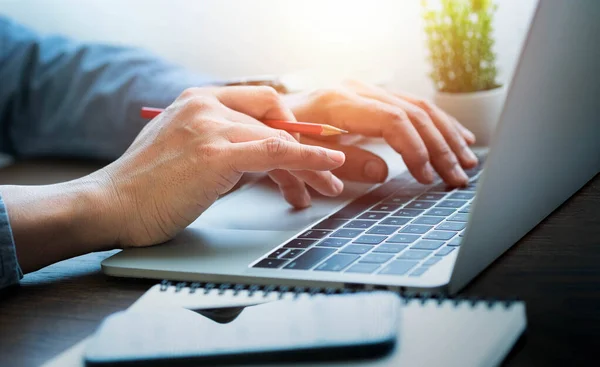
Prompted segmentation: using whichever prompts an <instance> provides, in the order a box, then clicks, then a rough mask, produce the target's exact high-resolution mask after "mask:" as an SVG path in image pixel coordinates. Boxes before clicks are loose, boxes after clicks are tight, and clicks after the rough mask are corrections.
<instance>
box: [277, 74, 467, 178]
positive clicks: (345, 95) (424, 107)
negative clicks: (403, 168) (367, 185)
mask: <svg viewBox="0 0 600 367" xmlns="http://www.w3.org/2000/svg"><path fill="white" fill-rule="evenodd" d="M284 100H285V102H286V104H287V105H288V106H289V107H290V108H291V110H292V111H293V112H294V115H295V116H296V119H297V120H298V121H306V122H313V123H320V124H329V125H333V126H336V127H339V128H341V129H344V130H348V131H350V132H351V133H355V134H360V135H364V136H371V137H383V138H384V139H385V140H386V141H387V143H388V144H389V145H390V146H391V147H392V148H394V149H395V150H396V151H397V152H398V153H400V154H401V155H402V157H403V158H404V161H405V162H406V165H407V167H408V169H409V171H410V172H411V174H412V175H413V176H414V177H415V178H416V179H417V180H418V181H419V182H421V183H424V184H427V183H431V182H432V180H433V178H434V170H435V171H436V172H437V173H438V174H439V175H440V177H441V178H442V179H443V180H444V181H445V182H446V183H448V184H450V185H453V186H461V185H464V184H466V183H467V181H468V178H467V176H466V174H465V172H464V171H463V168H466V169H468V168H472V167H474V166H475V165H476V164H477V158H476V157H475V155H474V154H473V152H471V150H470V149H469V147H468V146H469V145H471V144H473V143H474V142H475V136H474V135H473V134H472V133H471V132H470V131H468V130H467V129H466V128H465V127H463V126H462V125H461V124H460V123H459V122H458V121H456V120H455V119H454V118H453V117H451V116H449V115H447V114H446V113H444V112H443V111H442V110H441V109H439V108H438V107H436V106H434V105H433V104H431V103H429V102H427V101H423V100H419V99H417V98H415V97H411V96H408V95H403V94H397V93H390V92H387V91H386V90H384V89H381V88H379V87H375V86H371V85H367V84H363V83H360V82H356V81H349V82H345V83H344V84H343V85H342V86H341V87H340V88H337V89H324V90H316V91H313V92H307V93H299V94H291V95H287V96H284ZM301 141H302V142H303V143H308V144H316V145H321V146H325V147H328V148H331V149H336V150H340V151H343V152H344V153H346V163H345V164H344V165H343V166H342V167H341V168H339V169H337V170H335V171H334V173H335V174H336V175H338V176H339V177H341V178H345V179H349V180H354V181H364V182H381V181H384V180H385V178H386V177H387V173H388V169H387V166H386V164H385V162H384V161H383V160H382V159H381V158H380V157H378V156H376V155H374V154H372V153H370V152H367V151H365V150H363V149H360V148H358V147H355V146H345V145H341V144H339V143H338V142H335V141H332V140H326V139H319V140H317V139H314V138H310V137H305V136H303V137H302V139H301Z"/></svg>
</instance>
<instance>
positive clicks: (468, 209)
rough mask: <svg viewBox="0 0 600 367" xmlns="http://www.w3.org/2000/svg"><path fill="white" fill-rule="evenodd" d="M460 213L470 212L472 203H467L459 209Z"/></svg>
mask: <svg viewBox="0 0 600 367" xmlns="http://www.w3.org/2000/svg"><path fill="white" fill-rule="evenodd" d="M458 212H459V213H470V212H471V205H467V206H465V207H464V208H462V209H461V210H459V211H458Z"/></svg>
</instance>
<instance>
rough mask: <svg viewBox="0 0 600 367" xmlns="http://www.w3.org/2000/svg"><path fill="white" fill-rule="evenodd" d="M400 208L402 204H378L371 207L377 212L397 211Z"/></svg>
mask: <svg viewBox="0 0 600 367" xmlns="http://www.w3.org/2000/svg"><path fill="white" fill-rule="evenodd" d="M398 209H400V205H396V204H378V205H375V206H374V207H372V208H371V210H373V211H376V212H395V211H396V210H398Z"/></svg>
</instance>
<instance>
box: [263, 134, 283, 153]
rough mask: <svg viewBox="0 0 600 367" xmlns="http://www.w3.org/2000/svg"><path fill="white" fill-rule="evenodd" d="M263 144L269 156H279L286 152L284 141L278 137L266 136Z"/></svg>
mask: <svg viewBox="0 0 600 367" xmlns="http://www.w3.org/2000/svg"><path fill="white" fill-rule="evenodd" d="M263 144H264V149H265V151H266V152H267V155H268V156H269V157H280V156H284V155H286V154H287V151H288V146H287V144H286V142H285V141H284V140H282V139H280V138H275V137H271V138H267V139H265V140H264V143H263Z"/></svg>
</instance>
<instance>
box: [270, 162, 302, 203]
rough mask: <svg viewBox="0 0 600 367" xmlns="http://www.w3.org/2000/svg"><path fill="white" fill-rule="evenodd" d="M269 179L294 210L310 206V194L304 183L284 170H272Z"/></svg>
mask: <svg viewBox="0 0 600 367" xmlns="http://www.w3.org/2000/svg"><path fill="white" fill-rule="evenodd" d="M269 177H271V179H272V180H273V182H275V183H276V184H277V186H279V191H281V194H282V195H283V197H284V198H285V200H286V201H287V202H288V203H290V205H292V206H293V207H294V208H299V209H300V208H306V207H308V206H310V194H309V193H308V190H307V189H306V186H305V185H304V182H302V181H301V180H299V179H298V178H297V177H295V176H294V175H292V174H291V173H289V172H288V171H284V170H279V169H277V170H273V171H270V172H269Z"/></svg>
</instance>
